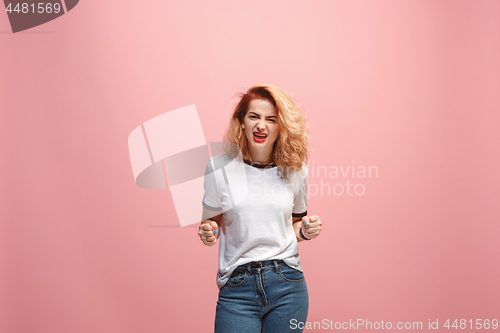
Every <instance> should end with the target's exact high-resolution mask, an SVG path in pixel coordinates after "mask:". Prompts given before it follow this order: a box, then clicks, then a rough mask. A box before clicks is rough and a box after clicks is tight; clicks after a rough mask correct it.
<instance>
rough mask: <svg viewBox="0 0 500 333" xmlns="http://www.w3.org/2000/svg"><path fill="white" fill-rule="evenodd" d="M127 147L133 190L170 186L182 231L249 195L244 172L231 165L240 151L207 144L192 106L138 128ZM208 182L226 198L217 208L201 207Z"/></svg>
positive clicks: (228, 146)
mask: <svg viewBox="0 0 500 333" xmlns="http://www.w3.org/2000/svg"><path fill="white" fill-rule="evenodd" d="M128 148H129V155H130V163H131V166H132V173H133V175H134V179H135V183H136V184H137V186H139V187H142V188H145V189H166V188H167V187H168V188H169V190H170V194H171V195H172V201H173V203H174V206H175V210H176V212H177V217H178V218H179V223H180V226H181V227H184V226H188V225H191V224H195V223H199V222H200V221H202V220H207V219H209V218H211V217H214V216H217V215H219V214H221V213H224V212H227V211H229V210H230V209H232V208H233V207H234V206H236V205H238V204H240V203H241V202H243V200H244V199H245V197H246V195H247V193H248V188H247V178H246V171H245V168H244V167H243V168H242V167H237V165H235V164H234V163H232V162H233V161H239V162H242V161H243V158H242V155H241V150H240V148H239V147H238V146H237V145H235V144H231V143H228V142H210V143H207V141H206V140H205V135H204V134H203V128H202V126H201V122H200V118H199V116H198V111H197V110H196V106H195V105H194V104H193V105H189V106H185V107H182V108H180V109H176V110H173V111H169V112H166V113H164V114H162V115H159V116H157V117H155V118H153V119H150V120H148V121H146V122H145V123H143V124H142V125H140V126H138V127H136V128H135V129H134V130H133V131H132V132H131V133H130V135H129V137H128ZM230 151H232V152H235V153H234V155H232V154H231V155H230V154H228V153H227V152H230ZM210 154H211V155H212V158H211V156H210ZM230 156H232V157H230ZM216 178H217V179H221V180H222V181H220V182H217V181H215V179H216ZM211 179H213V180H214V186H215V187H214V190H215V189H216V190H217V191H220V193H223V194H225V197H227V198H228V200H227V202H224V204H222V205H221V207H208V206H206V205H203V199H205V195H206V193H205V191H204V188H205V187H206V185H207V182H210V180H211ZM235 180H238V183H236V182H235ZM217 196H218V195H217ZM202 207H205V209H203V208H202Z"/></svg>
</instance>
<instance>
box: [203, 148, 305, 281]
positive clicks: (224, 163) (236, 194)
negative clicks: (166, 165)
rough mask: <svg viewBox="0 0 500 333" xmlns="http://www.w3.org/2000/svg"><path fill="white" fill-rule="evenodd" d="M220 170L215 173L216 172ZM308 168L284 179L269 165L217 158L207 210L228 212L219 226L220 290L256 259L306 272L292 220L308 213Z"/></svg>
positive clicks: (208, 181) (210, 169)
mask: <svg viewBox="0 0 500 333" xmlns="http://www.w3.org/2000/svg"><path fill="white" fill-rule="evenodd" d="M214 170H215V171H214ZM307 181H308V168H307V166H306V165H303V167H302V170H301V171H294V170H291V171H290V172H289V176H288V179H285V180H283V179H280V177H279V176H278V167H277V166H276V165H274V164H271V165H268V166H264V165H260V164H256V163H252V162H250V161H247V160H244V161H242V160H241V159H239V160H238V159H235V160H229V159H227V156H226V155H218V156H214V157H212V158H211V159H210V161H209V163H208V164H207V168H206V172H205V178H204V188H205V194H204V196H203V206H204V207H205V208H206V209H207V210H208V211H210V213H212V215H211V216H203V219H204V220H205V219H208V218H209V217H213V216H216V215H218V214H220V213H221V212H223V223H222V225H221V227H220V228H219V231H220V237H219V268H218V271H217V286H218V287H219V289H220V288H222V287H223V286H224V285H225V284H226V282H227V280H228V279H229V277H230V276H231V274H232V272H233V270H234V269H235V268H236V267H237V266H239V265H242V264H245V263H248V262H251V261H263V260H270V259H283V261H284V262H285V263H286V264H287V265H288V266H290V267H292V268H295V269H297V270H299V271H302V267H301V266H300V256H299V247H298V244H297V238H296V236H295V232H294V230H293V227H292V223H293V222H292V217H303V216H306V215H307Z"/></svg>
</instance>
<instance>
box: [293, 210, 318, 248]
mask: <svg viewBox="0 0 500 333" xmlns="http://www.w3.org/2000/svg"><path fill="white" fill-rule="evenodd" d="M292 219H293V231H295V237H297V242H302V241H303V240H305V239H304V238H302V237H301V235H300V228H302V234H303V235H304V236H305V237H306V238H308V239H313V238H316V237H318V236H319V233H320V232H321V226H322V224H323V223H322V222H321V220H320V219H319V216H316V215H312V216H310V217H309V216H304V217H292Z"/></svg>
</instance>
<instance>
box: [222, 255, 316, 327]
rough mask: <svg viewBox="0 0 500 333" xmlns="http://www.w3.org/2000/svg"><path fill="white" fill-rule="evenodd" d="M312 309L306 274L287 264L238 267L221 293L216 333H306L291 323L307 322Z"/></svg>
mask: <svg viewBox="0 0 500 333" xmlns="http://www.w3.org/2000/svg"><path fill="white" fill-rule="evenodd" d="M308 309H309V294H308V293H307V285H306V281H305V279H304V274H303V273H302V272H300V271H298V270H296V269H293V268H291V267H289V266H288V265H287V264H286V263H285V262H284V261H283V260H266V261H260V262H255V261H253V262H251V263H248V264H244V265H241V266H238V267H237V268H236V269H235V270H234V271H233V274H232V275H231V277H230V278H229V280H228V281H227V283H226V284H225V285H224V287H222V288H221V289H220V290H219V299H218V301H217V308H216V313H215V332H216V333H226V332H227V333H234V332H238V333H260V332H262V333H267V332H273V333H281V332H302V330H301V329H298V328H297V325H291V320H293V319H295V321H293V322H295V323H298V322H306V318H307V312H308ZM292 328H295V329H292Z"/></svg>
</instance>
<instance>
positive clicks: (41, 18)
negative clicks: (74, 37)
mask: <svg viewBox="0 0 500 333" xmlns="http://www.w3.org/2000/svg"><path fill="white" fill-rule="evenodd" d="M47 1H48V2H40V1H11V0H4V1H3V2H4V4H5V11H6V12H7V16H8V17H9V21H10V27H11V28H12V32H13V33H16V32H19V31H23V30H27V29H31V28H33V27H36V26H39V25H41V24H44V23H47V22H49V21H52V20H53V19H56V18H58V17H59V16H62V15H64V14H66V13H67V12H69V11H70V10H72V9H73V8H75V6H76V5H77V4H78V1H79V0H47Z"/></svg>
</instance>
